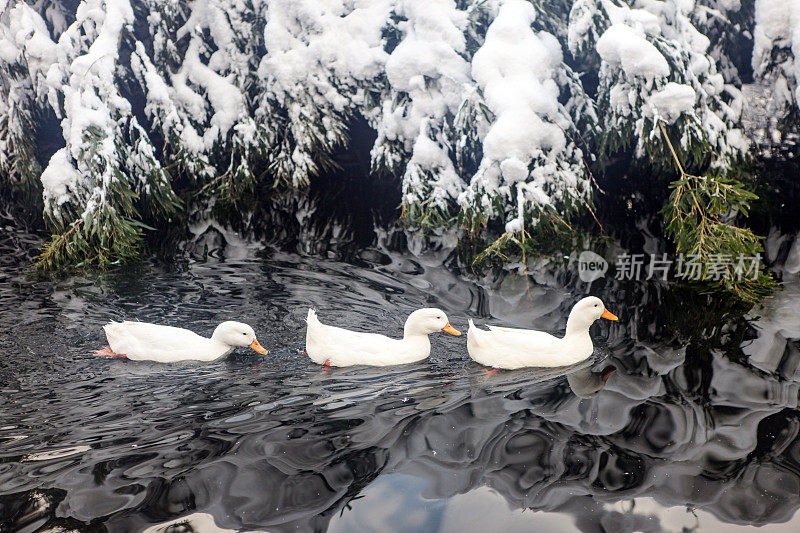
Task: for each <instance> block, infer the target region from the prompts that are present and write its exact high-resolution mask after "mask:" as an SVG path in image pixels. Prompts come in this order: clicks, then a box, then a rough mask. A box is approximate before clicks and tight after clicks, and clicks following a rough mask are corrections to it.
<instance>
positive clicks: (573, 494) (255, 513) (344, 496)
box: [0, 224, 800, 532]
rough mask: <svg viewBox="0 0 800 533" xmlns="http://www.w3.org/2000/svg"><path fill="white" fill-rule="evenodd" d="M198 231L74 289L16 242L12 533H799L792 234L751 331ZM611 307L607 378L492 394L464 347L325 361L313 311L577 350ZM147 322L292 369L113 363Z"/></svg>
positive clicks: (433, 262) (706, 313) (579, 371)
mask: <svg viewBox="0 0 800 533" xmlns="http://www.w3.org/2000/svg"><path fill="white" fill-rule="evenodd" d="M201 226H202V225H201ZM198 227H199V229H197V232H196V233H197V234H198V235H199V236H200V237H199V238H197V239H195V241H194V244H193V245H192V246H191V247H189V249H187V250H185V251H186V254H185V255H184V256H182V258H181V259H179V260H174V261H169V262H164V261H153V262H146V263H145V264H143V265H141V266H138V267H135V268H127V269H124V270H118V271H111V272H108V273H105V274H92V275H86V276H85V277H70V278H67V279H62V280H57V281H54V280H43V279H36V278H34V277H32V276H30V274H29V272H28V271H26V270H25V269H24V268H23V265H25V264H27V263H28V262H29V259H30V258H29V256H27V255H26V253H27V252H26V251H25V250H28V249H30V247H31V246H32V245H34V244H35V242H36V238H35V237H34V236H31V235H27V234H25V233H24V232H22V231H20V230H13V231H12V230H8V228H7V231H5V232H4V233H3V237H2V242H0V258H2V263H3V264H2V266H0V531H31V532H32V531H52V532H55V531H73V530H77V531H103V530H108V531H142V530H146V529H147V528H153V529H152V530H151V531H190V530H194V531H202V532H205V531H225V530H243V531H325V530H329V531H336V532H357V531H397V532H408V531H441V532H450V531H453V532H456V531H458V532H464V531H482V532H485V531H503V532H511V531H533V530H535V531H584V532H600V531H607V532H632V531H647V532H656V531H725V532H728V531H738V530H740V529H741V530H744V529H749V528H750V527H752V526H764V527H763V528H761V529H760V531H798V530H800V516H799V515H798V513H797V509H798V507H800V411H798V409H797V408H798V384H799V383H800V370H798V367H799V366H800V349H798V347H800V344H798V342H797V339H798V338H800V313H799V312H798V311H800V284H798V283H797V280H796V278H797V275H796V272H797V270H798V269H800V264H798V265H794V264H793V263H792V260H793V259H792V258H793V257H795V256H797V257H800V255H798V254H795V255H792V252H791V250H792V248H791V247H792V246H793V245H792V241H791V239H789V240H787V239H784V240H782V241H781V240H780V239H773V244H774V245H775V247H776V249H780V250H782V252H781V253H783V255H784V256H786V257H788V259H786V257H784V261H783V262H784V263H786V266H785V272H784V274H785V276H784V280H785V281H786V284H785V285H784V286H783V287H782V289H781V290H779V291H778V292H777V293H776V295H775V296H774V297H772V298H770V299H769V300H768V301H766V302H765V303H764V305H763V306H762V307H759V308H756V309H754V310H751V311H750V312H749V313H743V312H742V311H741V310H737V309H732V308H730V307H729V306H727V305H726V304H725V303H724V302H722V301H720V300H719V299H717V298H714V297H707V296H700V295H697V294H696V293H694V292H691V291H685V290H681V289H680V288H676V287H671V286H670V287H667V286H664V285H659V284H656V283H645V282H640V283H638V284H631V285H621V284H620V283H618V282H615V281H614V280H601V281H599V282H595V284H594V285H592V286H591V287H589V286H587V285H586V284H584V283H581V282H580V281H579V280H577V279H576V278H577V277H576V276H575V273H574V271H571V270H570V267H569V265H561V266H559V265H558V264H553V263H546V262H545V263H542V262H536V261H534V260H532V261H531V263H530V264H529V265H528V269H529V273H530V275H529V276H524V275H519V274H514V273H503V274H498V275H487V276H486V277H484V278H480V279H474V278H468V277H463V276H457V275H455V274H453V273H452V272H451V271H450V270H448V269H446V268H444V267H442V266H441V263H442V254H436V253H434V252H430V253H428V254H426V255H418V256H414V255H412V254H410V253H404V254H401V253H392V252H388V251H387V249H386V248H385V247H381V246H377V247H372V248H367V249H362V250H360V251H358V252H357V253H355V254H349V255H348V259H347V261H346V262H343V261H338V260H336V259H325V258H321V257H320V256H319V255H314V256H309V255H305V254H300V253H289V252H285V251H280V250H279V249H273V248H270V247H263V246H260V245H256V244H252V243H250V242H249V241H248V240H246V239H241V238H239V237H237V236H236V235H235V234H233V233H232V232H227V231H225V230H224V229H221V228H219V227H215V226H214V225H213V224H212V225H208V224H207V225H205V226H202V227H200V226H198ZM794 246H797V245H794ZM768 251H769V250H768ZM787 254H788V255H787ZM773 255H775V254H773ZM773 259H774V258H773ZM589 293H591V294H594V295H597V296H600V297H601V298H603V300H604V301H605V302H606V304H607V306H608V307H609V308H610V309H611V310H612V311H614V312H615V313H617V314H618V315H619V316H620V318H621V320H620V321H619V322H617V323H610V322H606V321H599V322H598V323H597V324H596V325H595V326H593V328H592V334H593V336H594V338H595V339H596V344H597V347H598V349H597V353H596V354H595V357H594V358H593V359H592V360H591V361H589V363H588V364H589V365H592V367H591V368H587V365H582V366H580V367H575V368H571V369H566V370H563V369H562V370H558V371H548V372H540V371H532V370H531V371H514V372H501V373H498V374H496V375H494V376H491V377H488V378H487V377H486V376H485V375H484V373H483V372H482V367H480V366H478V365H476V364H475V363H472V362H470V361H469V359H468V356H467V353H466V343H465V340H464V337H461V338H454V337H450V336H446V335H435V336H433V337H432V345H433V347H432V356H431V358H430V360H428V361H425V362H422V363H419V364H413V365H407V366H401V367H397V368H389V369H386V368H384V369H371V368H364V367H355V368H349V369H333V370H331V371H328V372H326V371H323V370H322V369H321V368H320V367H319V366H316V365H314V364H312V363H311V362H310V361H309V360H308V359H307V358H306V357H305V356H303V355H301V353H300V352H301V350H302V349H303V339H304V330H305V329H304V328H305V323H304V317H305V314H306V310H307V309H308V307H310V306H311V307H315V308H317V310H318V312H319V314H320V317H321V318H322V319H323V320H324V321H326V322H329V323H332V324H336V325H342V326H347V327H351V328H355V329H362V330H377V331H382V332H385V333H387V334H389V335H394V336H399V335H401V334H402V327H403V322H404V320H405V317H406V316H407V314H408V313H409V312H411V311H412V310H414V309H416V308H419V307H422V306H438V307H441V308H442V309H444V310H445V311H446V312H447V313H448V316H449V318H450V321H451V322H452V323H453V325H454V326H456V327H457V328H459V329H462V330H465V329H466V321H467V318H469V317H472V318H476V319H477V322H478V323H479V324H486V323H497V324H500V323H503V324H509V325H514V324H516V325H519V326H523V327H531V326H533V327H537V328H540V329H546V330H549V331H552V332H554V333H558V332H561V331H563V328H564V326H565V324H566V317H567V314H568V312H569V309H570V308H571V306H572V304H573V303H574V302H575V301H577V300H578V299H579V298H581V297H583V296H585V295H586V294H589ZM123 318H125V319H138V320H143V321H151V322H158V323H164V324H169V325H175V326H181V327H188V328H189V329H192V330H194V331H197V332H200V333H206V334H210V332H211V330H212V329H213V328H214V327H215V326H216V324H217V323H219V322H220V321H223V320H229V319H239V320H242V321H245V322H248V323H249V324H251V325H252V326H253V327H254V328H255V330H256V332H257V334H258V337H259V339H260V341H261V343H262V344H263V345H264V346H265V347H267V348H269V349H270V354H269V355H268V356H259V355H258V354H255V353H254V352H251V351H249V350H239V351H237V352H235V353H234V354H233V355H232V356H230V357H229V358H227V359H225V360H222V361H219V362H214V363H210V364H197V363H180V364H166V365H165V364H155V363H147V362H130V361H123V360H108V359H98V358H95V357H93V356H92V355H91V354H92V353H93V351H94V350H96V349H98V348H100V347H102V346H105V339H104V337H103V334H102V330H101V326H102V325H103V324H104V323H105V322H107V321H108V320H112V319H115V320H119V319H123ZM601 322H602V323H601ZM608 365H613V366H615V367H617V372H616V373H615V374H613V375H612V376H611V378H610V379H609V381H608V383H607V385H606V386H605V388H602V387H601V386H600V383H601V382H599V380H598V379H597V377H596V375H594V374H592V372H597V371H599V370H600V369H601V368H604V367H606V366H608ZM565 374H569V376H566V375H565ZM176 523H177V524H184V525H183V526H174V524H176ZM170 524H173V525H172V526H170Z"/></svg>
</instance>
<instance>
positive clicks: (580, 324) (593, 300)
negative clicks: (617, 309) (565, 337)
mask: <svg viewBox="0 0 800 533" xmlns="http://www.w3.org/2000/svg"><path fill="white" fill-rule="evenodd" d="M598 318H606V319H608V320H619V319H618V318H617V317H616V315H614V313H612V312H611V311H609V310H608V309H606V306H605V305H603V301H602V300H601V299H600V298H598V297H596V296H587V297H586V298H583V299H582V300H579V301H578V303H576V304H575V305H574V306H573V307H572V311H570V312H569V318H568V319H567V333H570V332H581V331H589V326H591V325H592V323H593V322H594V321H595V320H597V319H598Z"/></svg>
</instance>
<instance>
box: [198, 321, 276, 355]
mask: <svg viewBox="0 0 800 533" xmlns="http://www.w3.org/2000/svg"><path fill="white" fill-rule="evenodd" d="M211 338H212V339H214V340H216V341H219V342H221V343H223V344H226V345H228V346H247V347H249V348H252V349H253V350H255V351H256V352H258V353H260V354H263V355H266V354H268V353H269V352H268V351H267V350H266V349H265V348H264V347H263V346H261V344H259V343H258V341H257V340H256V332H255V331H253V328H251V327H250V326H248V325H247V324H243V323H241V322H233V321H228V322H223V323H222V324H220V325H219V326H217V329H215V330H214V334H213V335H211Z"/></svg>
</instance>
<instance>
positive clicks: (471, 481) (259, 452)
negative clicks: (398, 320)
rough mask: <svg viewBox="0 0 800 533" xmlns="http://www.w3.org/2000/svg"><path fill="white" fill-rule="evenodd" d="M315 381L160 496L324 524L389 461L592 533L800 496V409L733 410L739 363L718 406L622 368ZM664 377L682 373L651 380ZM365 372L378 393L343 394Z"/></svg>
mask: <svg viewBox="0 0 800 533" xmlns="http://www.w3.org/2000/svg"><path fill="white" fill-rule="evenodd" d="M715 361H722V362H723V363H722V364H728V365H729V364H731V363H727V362H724V360H723V359H716V360H715ZM715 371H716V372H717V374H720V373H724V372H730V369H727V368H726V367H721V368H715ZM673 372H675V371H673ZM734 374H735V373H734ZM309 376H310V379H311V383H310V386H311V389H312V391H313V394H312V397H311V398H310V399H309V401H308V404H307V405H304V406H303V407H302V408H301V409H298V408H297V407H298V406H296V405H295V406H294V409H290V408H289V407H288V406H287V407H285V408H280V409H278V410H276V411H272V412H271V416H272V417H274V418H273V424H274V425H275V427H274V429H271V430H266V431H264V432H260V433H257V434H247V435H244V436H242V437H241V438H240V439H239V440H238V444H237V445H236V450H233V451H235V453H228V454H226V455H225V456H224V457H220V458H217V459H214V460H212V461H209V462H204V463H203V464H201V465H199V466H198V467H197V468H196V469H193V470H191V471H189V472H187V474H186V475H185V476H183V477H182V478H181V479H176V480H173V481H172V482H171V483H170V484H169V488H168V490H165V491H164V492H163V493H162V494H161V495H160V496H159V498H158V499H157V500H156V501H155V502H153V504H152V505H153V507H154V508H155V509H161V510H162V512H163V511H166V510H169V511H170V512H169V513H165V514H164V515H163V519H164V520H167V519H169V518H172V517H174V516H175V514H181V513H188V512H190V511H200V512H204V513H209V514H211V515H213V516H214V517H215V519H216V522H217V524H218V525H219V526H220V527H225V528H231V529H236V528H248V527H249V528H257V527H267V528H269V529H270V530H281V531H284V530H285V531H288V530H294V529H295V528H296V527H297V528H300V529H301V530H322V529H324V528H325V527H326V524H327V523H328V521H329V520H330V519H331V518H332V517H333V516H334V515H336V514H337V513H339V512H341V511H342V509H343V508H344V507H345V506H346V505H347V503H348V502H349V501H350V500H352V499H353V498H355V497H357V496H358V494H359V493H360V491H361V490H362V489H363V488H364V487H365V486H367V485H368V484H369V483H370V482H372V480H373V479H374V478H375V477H377V476H378V475H379V474H380V473H382V472H384V471H385V472H401V473H407V474H412V475H414V476H417V477H419V478H422V479H424V480H425V481H426V489H425V492H424V494H423V496H424V497H426V498H449V497H452V496H455V495H457V494H463V493H466V492H469V491H471V490H474V489H475V488H477V487H481V486H488V487H491V488H493V489H494V490H496V491H497V492H498V493H499V494H501V495H502V496H503V497H504V498H505V499H506V500H507V501H508V502H509V503H510V504H511V505H513V506H515V507H518V508H531V509H535V510H544V511H558V512H563V513H568V514H571V515H573V516H574V519H575V523H576V524H577V525H578V526H579V527H580V528H581V529H582V530H584V531H597V530H598V524H603V525H604V527H606V528H607V530H614V531H634V530H644V531H649V530H652V531H656V530H658V527H657V524H658V520H657V519H654V517H652V516H650V515H647V514H642V513H638V511H636V510H635V509H634V510H633V511H631V512H630V513H620V512H619V510H618V509H616V508H612V507H613V506H611V505H609V504H611V503H614V502H617V501H620V500H629V499H631V498H635V497H639V496H643V497H644V496H646V497H651V498H654V499H655V500H657V501H658V502H660V503H661V504H663V505H668V506H670V505H679V506H682V505H689V506H693V507H697V508H702V509H704V510H706V511H710V512H712V513H713V514H715V515H716V516H717V517H719V518H720V519H722V520H724V521H728V522H734V523H754V524H763V523H767V522H779V521H784V520H787V519H788V518H789V517H790V516H791V515H792V513H793V512H794V511H795V510H796V509H797V507H798V505H800V501H799V500H800V485H798V479H800V444H798V440H797V436H798V430H800V419H798V415H797V413H796V412H795V411H793V410H790V409H783V408H781V407H780V406H778V405H774V404H773V405H772V406H771V407H766V406H763V407H762V408H761V409H759V410H755V409H752V408H748V407H745V405H744V404H745V403H747V402H748V400H747V394H743V395H740V398H742V400H741V402H740V405H739V406H733V405H730V402H729V400H728V398H729V396H727V395H726V393H725V392H724V387H725V386H726V383H727V384H729V385H731V386H733V385H735V386H736V389H735V390H738V391H743V390H748V386H747V385H748V380H747V379H746V378H743V377H742V376H741V375H738V374H735V376H734V379H731V380H729V381H727V382H726V381H722V380H720V381H718V382H716V381H715V386H718V387H720V389H718V390H716V391H715V393H714V394H712V395H711V399H712V402H720V403H719V404H712V406H710V407H705V408H703V407H701V406H699V405H698V404H696V403H692V402H690V401H688V400H687V399H686V397H683V396H675V395H673V394H671V393H667V392H665V390H664V388H661V387H651V388H650V390H653V391H656V392H657V393H658V397H656V398H650V397H648V398H639V397H634V398H631V397H630V396H628V395H626V394H625V391H627V390H628V387H627V384H626V380H627V379H628V377H627V376H626V375H624V374H619V373H617V374H615V376H614V378H612V379H611V380H610V381H609V383H608V387H607V388H606V389H605V390H604V391H603V393H602V394H600V395H599V396H597V397H596V398H594V399H590V400H586V399H581V398H578V397H576V396H575V395H572V394H570V393H569V391H568V388H567V380H566V379H564V378H560V379H556V380H549V381H545V382H540V383H538V384H534V385H533V386H531V387H529V388H523V389H521V390H516V391H511V392H509V390H507V388H506V387H504V384H503V383H502V382H501V383H499V384H497V383H495V384H492V383H490V382H489V383H488V384H484V383H482V379H483V378H482V376H481V375H480V374H479V373H477V372H476V373H474V374H473V375H470V376H469V377H468V378H465V379H468V380H469V382H468V383H466V384H464V383H462V384H461V385H466V387H464V386H458V385H456V386H454V387H450V388H442V387H440V386H433V385H431V386H429V387H420V389H419V390H417V391H413V390H410V389H407V390H402V388H400V389H398V390H396V391H392V390H389V391H388V392H387V391H386V390H385V389H386V388H387V387H388V388H391V387H392V386H393V384H394V383H395V382H396V381H397V380H406V381H408V382H409V383H412V382H415V381H420V382H425V381H426V380H429V378H430V374H429V373H428V370H427V369H425V368H415V369H413V370H406V371H403V372H401V373H397V374H396V375H394V376H392V377H393V378H394V379H384V380H381V379H377V378H376V377H375V376H374V375H373V376H369V377H364V376H361V377H359V376H358V372H357V371H351V372H350V373H349V374H347V373H340V374H337V373H333V374H332V375H330V374H321V373H320V374H317V373H314V374H309ZM501 376H502V374H501ZM662 378H663V379H672V376H661V377H659V376H654V377H653V378H652V379H653V380H659V379H662ZM502 379H506V378H501V380H502ZM508 379H509V380H510V381H511V383H512V384H515V383H516V379H517V377H515V376H511V377H510V378H508ZM636 379H638V378H636ZM758 379H759V380H760V379H762V378H761V376H758ZM354 382H356V383H357V387H356V388H355V390H358V391H359V394H364V395H365V397H366V398H367V399H366V400H360V399H358V398H352V397H347V395H344V396H343V394H342V391H343V390H346V389H348V387H350V386H351V385H352V384H353V383H354ZM673 386H674V385H673ZM315 387H316V390H314V388H315ZM369 390H372V391H374V392H376V393H377V394H376V395H371V393H369ZM630 390H632V391H635V392H639V391H642V390H647V389H646V388H644V387H642V386H641V383H634V386H632V387H631V388H630ZM365 391H366V392H365ZM728 392H733V390H730V389H729V390H728ZM400 396H402V397H400ZM343 397H344V398H346V400H347V401H344V402H343V401H342V398H343ZM730 397H733V396H730ZM723 400H724V402H723ZM437 404H438V407H431V406H432V405H437ZM620 414H621V415H620ZM278 420H279V422H278ZM767 428H770V429H767ZM773 431H777V432H773ZM757 437H759V440H758V441H757V440H756V439H757ZM757 442H758V445H756V443H757ZM187 502H189V503H187ZM146 510H147V508H145V511H146ZM146 514H147V513H146ZM120 518H122V517H120ZM112 523H113V522H112ZM608 528H611V529H608Z"/></svg>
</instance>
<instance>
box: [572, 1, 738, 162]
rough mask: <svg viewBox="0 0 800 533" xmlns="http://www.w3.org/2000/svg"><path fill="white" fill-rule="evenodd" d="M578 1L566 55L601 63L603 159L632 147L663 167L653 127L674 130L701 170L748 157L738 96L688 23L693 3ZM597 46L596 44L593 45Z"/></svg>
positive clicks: (664, 152) (701, 37)
mask: <svg viewBox="0 0 800 533" xmlns="http://www.w3.org/2000/svg"><path fill="white" fill-rule="evenodd" d="M634 5H636V6H638V7H630V6H628V5H627V4H625V3H623V2H621V1H620V2H615V1H613V0H578V1H577V2H576V3H575V6H574V7H573V12H572V18H571V26H572V28H573V31H571V32H570V47H571V50H572V51H573V53H586V52H587V51H589V50H591V49H592V48H594V49H596V50H597V53H598V55H599V56H600V58H601V64H600V70H599V77H600V82H599V87H598V91H597V92H598V96H597V101H598V109H599V112H600V122H601V125H602V129H603V130H604V131H605V132H606V133H605V139H604V141H605V146H604V147H603V150H604V151H608V150H611V151H615V150H619V149H620V148H625V147H627V146H631V145H632V146H633V147H634V148H635V153H636V155H637V156H638V157H643V156H645V154H647V155H648V156H650V157H651V158H653V159H662V160H663V159H664V158H665V157H667V156H668V154H669V152H668V150H667V148H666V146H665V145H664V141H663V139H662V138H661V134H660V131H659V128H658V127H656V125H657V123H658V122H659V121H660V122H663V123H664V124H667V125H670V126H672V128H671V129H672V131H673V132H674V134H675V135H676V136H677V137H678V139H679V140H680V145H681V146H682V147H683V148H684V150H685V152H686V153H687V154H690V155H691V157H692V158H693V159H694V161H693V162H694V163H695V164H698V165H707V164H708V163H709V161H710V163H711V164H712V165H713V166H715V167H722V168H727V167H729V166H730V165H732V164H733V163H734V162H735V161H736V160H737V159H738V158H739V157H740V156H743V155H744V154H745V153H746V152H747V149H748V144H747V141H746V140H745V138H744V136H743V134H742V132H741V129H740V128H739V127H738V125H739V119H740V116H741V105H742V104H741V93H740V91H739V89H738V88H736V87H735V86H733V85H731V84H727V83H725V78H724V77H723V76H722V74H720V73H719V72H718V70H717V66H716V60H715V58H714V57H712V56H711V55H710V54H709V46H710V41H709V39H708V38H707V37H706V36H705V35H703V34H702V33H701V32H700V31H699V30H698V29H697V28H696V27H695V26H694V24H693V23H692V15H693V14H694V11H693V10H695V9H699V8H698V6H697V5H696V4H694V3H693V2H681V1H677V0H666V1H663V2H652V1H640V2H635V4H634ZM595 39H596V40H595Z"/></svg>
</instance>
